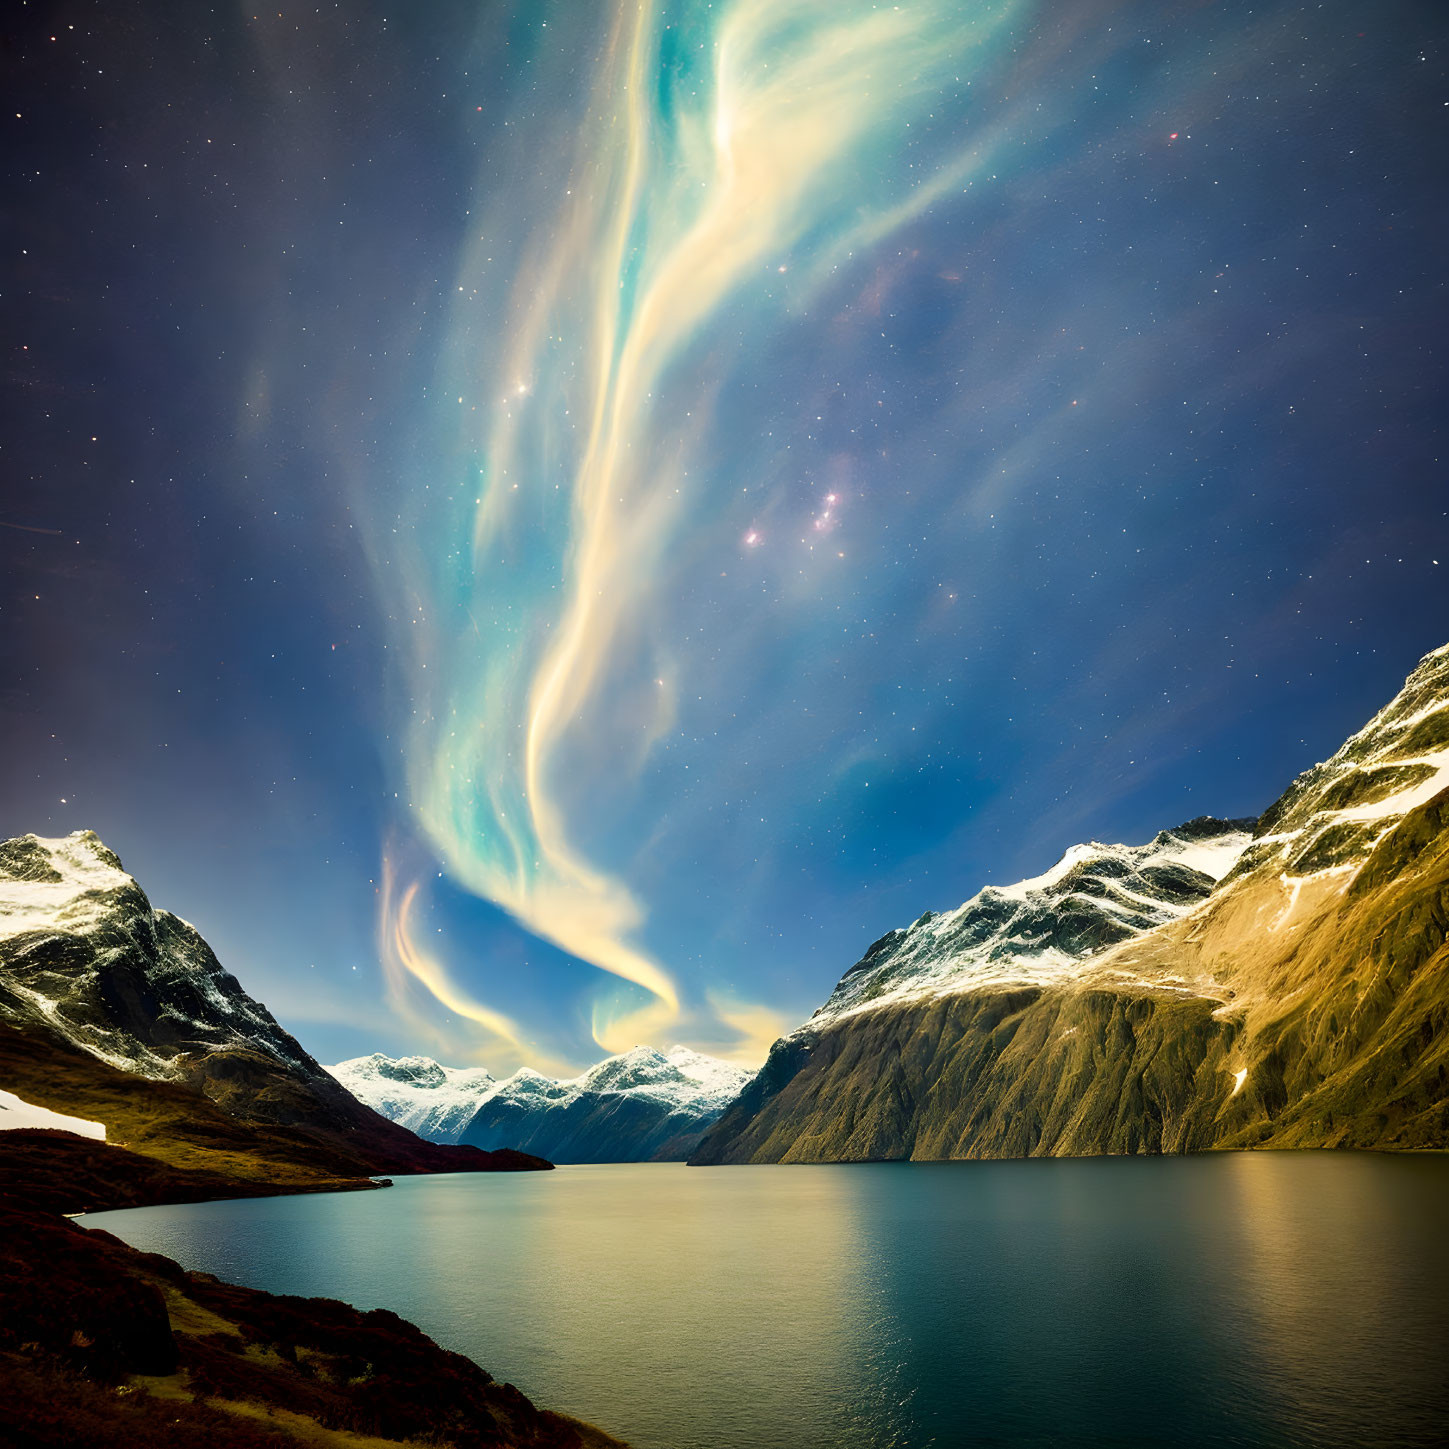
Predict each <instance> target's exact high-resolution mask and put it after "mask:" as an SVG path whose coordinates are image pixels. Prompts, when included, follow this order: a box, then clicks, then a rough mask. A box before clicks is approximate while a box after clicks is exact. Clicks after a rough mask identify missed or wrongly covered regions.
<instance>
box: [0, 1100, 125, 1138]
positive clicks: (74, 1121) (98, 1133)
mask: <svg viewBox="0 0 1449 1449" xmlns="http://www.w3.org/2000/svg"><path fill="white" fill-rule="evenodd" d="M22 1127H47V1128H51V1129H53V1130H55V1131H57V1132H74V1133H75V1134H76V1135H77V1136H78V1137H93V1138H94V1139H95V1140H96V1141H97V1142H104V1141H105V1140H106V1128H105V1124H104V1123H101V1122H90V1121H87V1120H86V1118H84V1117H67V1116H66V1115H65V1113H64V1112H52V1111H51V1110H50V1108H48V1107H37V1106H36V1105H35V1104H34V1103H33V1102H26V1101H24V1100H22V1099H21V1098H20V1097H17V1096H16V1095H15V1093H14V1092H0V1132H8V1131H15V1130H17V1129H19V1128H22Z"/></svg>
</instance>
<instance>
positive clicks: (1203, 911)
mask: <svg viewBox="0 0 1449 1449" xmlns="http://www.w3.org/2000/svg"><path fill="white" fill-rule="evenodd" d="M1244 825H1245V822H1241V821H1239V822H1226V823H1224V822H1220V821H1194V822H1191V823H1190V824H1189V825H1187V826H1183V827H1179V828H1178V829H1176V830H1172V831H1168V832H1165V833H1164V834H1163V835H1159V836H1158V837H1157V838H1156V839H1155V840H1153V841H1152V842H1151V843H1150V844H1148V845H1146V846H1138V847H1132V848H1128V847H1121V846H1112V847H1104V846H1098V845H1089V846H1079V847H1076V848H1075V849H1074V850H1071V851H1068V852H1067V854H1066V855H1065V856H1064V857H1063V859H1062V860H1061V862H1060V863H1059V864H1058V865H1057V866H1056V867H1055V868H1054V869H1053V870H1051V871H1048V872H1047V873H1046V874H1045V875H1044V876H1041V877H1038V878H1037V879H1035V880H1031V881H1023V882H1021V883H1020V884H1019V885H1016V886H1013V887H1007V888H999V889H992V888H988V889H987V890H983V891H982V892H980V893H979V894H978V895H977V896H975V897H973V898H972V900H970V901H968V902H967V903H966V904H965V905H964V906H963V907H961V908H960V910H958V911H955V912H952V913H951V914H950V915H949V916H942V917H933V916H925V917H922V918H921V920H919V921H917V922H916V923H915V924H914V925H913V926H911V927H909V928H907V929H906V930H902V931H893V932H892V933H891V934H890V935H888V936H886V937H885V938H883V939H882V940H881V941H879V942H877V943H876V944H875V945H874V946H873V947H871V948H870V950H869V951H867V953H866V955H865V957H864V958H863V959H862V960H861V961H860V962H859V963H858V964H857V965H856V966H854V967H853V968H852V969H851V970H850V971H849V972H847V973H846V975H845V977H844V978H843V979H842V980H841V982H840V984H839V986H837V987H836V989H835V992H834V993H833V994H832V996H831V998H830V1000H829V1001H828V1002H827V1003H826V1004H825V1006H824V1007H823V1008H822V1009H821V1010H820V1011H819V1012H817V1013H816V1014H815V1016H813V1017H812V1018H811V1019H810V1020H809V1021H808V1022H806V1023H805V1024H804V1025H802V1026H801V1027H800V1028H799V1029H797V1030H796V1031H795V1032H792V1033H791V1034H790V1035H789V1036H787V1037H784V1038H782V1039H781V1040H780V1041H778V1042H776V1043H775V1045H774V1047H773V1048H772V1049H771V1052H770V1056H769V1059H768V1060H767V1061H766V1063H765V1065H764V1066H763V1067H762V1068H761V1069H760V1071H759V1073H758V1074H757V1075H756V1077H755V1079H754V1080H753V1081H752V1082H751V1083H750V1084H749V1085H748V1087H746V1088H745V1090H744V1091H743V1092H742V1093H741V1094H740V1097H739V1098H738V1100H737V1101H736V1102H735V1103H733V1104H732V1105H731V1106H730V1108H729V1109H728V1110H727V1111H726V1112H725V1113H724V1114H723V1116H722V1117H721V1119H720V1121H719V1122H718V1123H717V1124H716V1126H715V1127H714V1128H713V1129H711V1131H710V1132H709V1133H708V1134H707V1135H706V1136H705V1138H704V1139H703V1140H702V1142H701V1144H700V1147H699V1148H698V1149H697V1150H696V1152H695V1153H694V1154H693V1155H692V1157H691V1159H690V1160H691V1161H693V1162H698V1163H724V1162H782V1161H783V1162H819V1161H838V1160H854V1159H862V1158H864V1159H876V1158H896V1157H910V1158H916V1159H932V1158H951V1157H1002V1156H1006V1157H1011V1156H1026V1155H1047V1154H1071V1155H1081V1154H1088V1153H1102V1152H1110V1153H1118V1152H1128V1153H1131V1152H1172V1151H1179V1152H1181V1151H1202V1150H1206V1149H1208V1148H1214V1147H1267V1146H1272V1147H1372V1148H1388V1147H1403V1148H1434V1149H1439V1150H1442V1149H1443V1148H1445V1147H1446V1146H1449V1096H1446V1089H1445V1083H1446V1082H1449V1032H1446V1031H1445V1029H1444V1023H1445V1019H1446V1016H1445V1013H1446V1002H1449V645H1446V646H1444V647H1442V648H1439V649H1436V650H1434V651H1433V652H1432V653H1430V654H1427V655H1425V656H1424V658H1423V659H1422V660H1420V662H1419V664H1418V666H1417V667H1416V668H1415V669H1414V671H1413V672H1412V673H1411V674H1410V675H1409V677H1408V679H1407V681H1406V682H1405V684H1404V687H1403V689H1402V690H1400V691H1399V693H1398V694H1396V695H1395V697H1394V698H1393V699H1392V700H1391V701H1390V702H1389V704H1387V705H1386V706H1385V707H1384V708H1383V709H1382V710H1380V711H1379V712H1378V714H1376V715H1375V716H1374V718H1373V719H1372V720H1370V721H1369V722H1368V724H1366V725H1365V726H1364V727H1363V728H1362V729H1361V730H1359V731H1357V732H1356V733H1355V734H1354V735H1353V736H1352V737H1351V738H1349V739H1348V740H1347V741H1346V742H1345V743H1344V745H1343V747H1342V748H1341V749H1339V750H1338V751H1336V752H1335V753H1334V755H1333V756H1332V757H1331V758H1330V759H1328V760H1326V761H1324V762H1323V763H1322V764H1319V765H1315V766H1313V767H1312V768H1311V769H1309V770H1306V771H1305V772H1304V773H1303V774H1301V775H1299V776H1298V778H1297V779H1296V780H1294V781H1293V782H1292V784H1291V785H1290V786H1289V787H1288V789H1287V790H1286V791H1285V792H1284V793H1283V795H1282V796H1281V797H1280V798H1279V799H1278V800H1277V801H1276V802H1275V803H1274V804H1273V805H1271V806H1270V807H1269V808H1268V810H1267V811H1265V813H1264V814H1263V816H1262V817H1261V819H1259V820H1258V821H1257V822H1256V823H1254V824H1253V826H1252V833H1251V837H1249V836H1247V835H1245V833H1244Z"/></svg>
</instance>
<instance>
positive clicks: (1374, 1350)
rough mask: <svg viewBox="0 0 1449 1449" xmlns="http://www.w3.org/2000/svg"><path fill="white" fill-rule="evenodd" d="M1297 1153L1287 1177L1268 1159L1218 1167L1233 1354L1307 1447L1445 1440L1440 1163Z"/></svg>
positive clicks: (1448, 1278)
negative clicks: (1227, 1200)
mask: <svg viewBox="0 0 1449 1449" xmlns="http://www.w3.org/2000/svg"><path fill="white" fill-rule="evenodd" d="M1296 1156H1297V1160H1296V1161H1295V1162H1294V1170H1293V1172H1292V1173H1291V1174H1290V1173H1285V1172H1283V1171H1281V1170H1279V1169H1278V1167H1277V1164H1276V1163H1275V1162H1274V1161H1273V1160H1272V1159H1271V1158H1269V1157H1268V1156H1266V1155H1265V1154H1248V1153H1244V1154H1237V1155H1234V1156H1233V1157H1232V1158H1230V1159H1228V1160H1227V1161H1226V1163H1225V1164H1224V1173H1223V1178H1224V1181H1225V1182H1226V1183H1227V1184H1228V1187H1229V1190H1230V1192H1231V1194H1232V1198H1233V1204H1234V1218H1233V1221H1234V1224H1235V1227H1236V1229H1237V1232H1236V1256H1235V1268H1236V1273H1235V1276H1236V1279H1237V1286H1238V1289H1239V1293H1240V1299H1239V1301H1240V1303H1241V1306H1242V1318H1243V1334H1244V1339H1245V1343H1244V1347H1245V1350H1246V1352H1245V1353H1244V1354H1243V1355H1242V1356H1241V1361H1243V1362H1246V1363H1251V1364H1252V1366H1253V1387H1254V1388H1255V1389H1256V1391H1257V1393H1258V1394H1259V1395H1260V1396H1262V1397H1263V1398H1264V1399H1265V1400H1266V1401H1267V1402H1266V1403H1265V1405H1264V1406H1263V1413H1264V1417H1265V1418H1266V1419H1268V1420H1270V1421H1271V1422H1274V1423H1277V1424H1281V1425H1283V1426H1285V1427H1287V1428H1288V1429H1289V1430H1290V1431H1291V1433H1292V1441H1293V1442H1295V1443H1301V1444H1322V1443H1351V1442H1355V1441H1357V1442H1381V1441H1380V1439H1379V1434H1380V1431H1381V1429H1382V1428H1384V1427H1388V1426H1393V1425H1399V1426H1401V1427H1402V1429H1403V1431H1404V1432H1405V1433H1411V1434H1412V1433H1422V1434H1424V1435H1425V1439H1424V1441H1423V1442H1431V1439H1432V1438H1433V1437H1434V1436H1435V1435H1436V1434H1438V1435H1449V1419H1446V1418H1445V1395H1444V1377H1445V1373H1446V1358H1445V1350H1446V1344H1449V1297H1446V1295H1445V1291H1444V1290H1445V1286H1446V1285H1449V1248H1446V1244H1445V1233H1444V1229H1445V1216H1444V1208H1445V1206H1446V1203H1445V1200H1444V1197H1443V1195H1442V1177H1443V1173H1442V1167H1441V1164H1439V1163H1438V1162H1434V1161H1425V1160H1423V1159H1414V1158H1403V1159H1387V1160H1386V1159H1383V1158H1375V1157H1372V1156H1368V1155H1358V1154H1354V1155H1350V1156H1346V1157H1343V1158H1331V1157H1328V1156H1326V1155H1321V1154H1318V1153H1304V1154H1298V1155H1296ZM1428 1285H1434V1288H1433V1290H1432V1291H1426V1288H1427V1287H1428Z"/></svg>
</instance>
